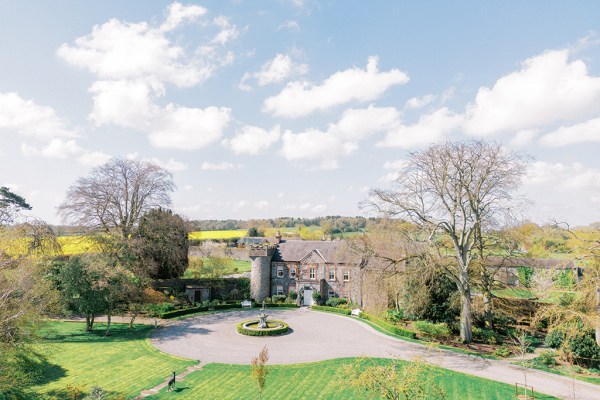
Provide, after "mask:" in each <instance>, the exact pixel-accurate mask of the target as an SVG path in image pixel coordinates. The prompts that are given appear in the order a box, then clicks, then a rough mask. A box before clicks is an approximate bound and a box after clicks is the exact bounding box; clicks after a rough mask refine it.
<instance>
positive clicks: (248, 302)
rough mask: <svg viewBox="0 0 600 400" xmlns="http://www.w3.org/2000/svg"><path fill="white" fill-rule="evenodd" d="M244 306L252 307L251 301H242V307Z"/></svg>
mask: <svg viewBox="0 0 600 400" xmlns="http://www.w3.org/2000/svg"><path fill="white" fill-rule="evenodd" d="M244 307H252V302H251V301H250V300H244V301H242V308H244Z"/></svg>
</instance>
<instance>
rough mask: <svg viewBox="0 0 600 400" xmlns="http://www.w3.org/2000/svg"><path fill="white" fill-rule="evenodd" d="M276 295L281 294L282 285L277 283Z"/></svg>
mask: <svg viewBox="0 0 600 400" xmlns="http://www.w3.org/2000/svg"><path fill="white" fill-rule="evenodd" d="M277 295H278V296H281V295H283V286H279V285H277Z"/></svg>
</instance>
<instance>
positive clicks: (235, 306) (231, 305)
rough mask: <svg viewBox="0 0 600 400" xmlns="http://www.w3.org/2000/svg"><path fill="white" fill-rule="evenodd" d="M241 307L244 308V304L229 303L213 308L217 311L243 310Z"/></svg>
mask: <svg viewBox="0 0 600 400" xmlns="http://www.w3.org/2000/svg"><path fill="white" fill-rule="evenodd" d="M241 307H242V304H241V303H239V302H238V303H234V304H227V303H226V304H215V305H214V306H213V309H215V310H227V309H230V308H241Z"/></svg>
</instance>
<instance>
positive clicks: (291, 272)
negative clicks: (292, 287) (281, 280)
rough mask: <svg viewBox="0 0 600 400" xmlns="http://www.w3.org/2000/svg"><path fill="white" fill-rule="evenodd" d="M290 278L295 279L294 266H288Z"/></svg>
mask: <svg viewBox="0 0 600 400" xmlns="http://www.w3.org/2000/svg"><path fill="white" fill-rule="evenodd" d="M290 279H296V267H290Z"/></svg>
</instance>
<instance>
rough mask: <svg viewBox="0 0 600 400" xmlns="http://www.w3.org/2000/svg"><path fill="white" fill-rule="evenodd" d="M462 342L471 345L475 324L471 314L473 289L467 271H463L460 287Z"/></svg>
mask: <svg viewBox="0 0 600 400" xmlns="http://www.w3.org/2000/svg"><path fill="white" fill-rule="evenodd" d="M458 290H459V292H460V305H461V308H460V340H461V342H463V343H471V342H472V341H473V334H472V332H471V328H472V324H473V315H472V313H471V288H470V286H469V276H468V273H467V272H466V271H461V274H460V285H459V287H458Z"/></svg>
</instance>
